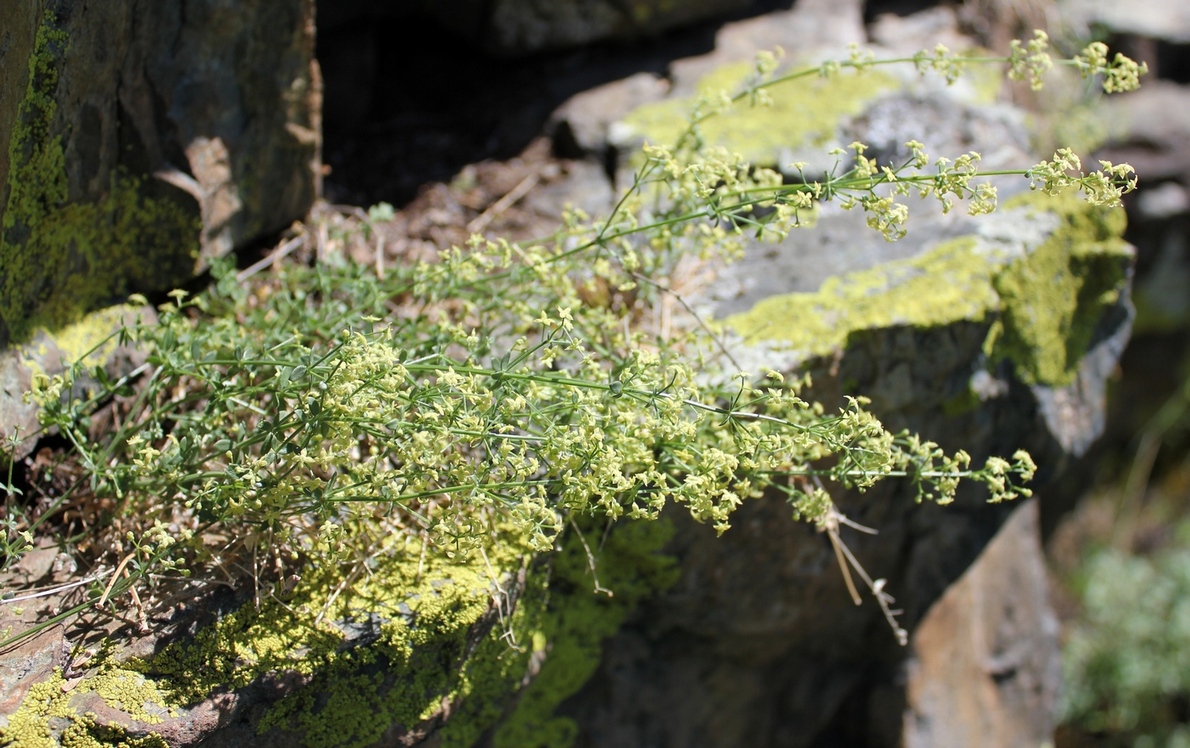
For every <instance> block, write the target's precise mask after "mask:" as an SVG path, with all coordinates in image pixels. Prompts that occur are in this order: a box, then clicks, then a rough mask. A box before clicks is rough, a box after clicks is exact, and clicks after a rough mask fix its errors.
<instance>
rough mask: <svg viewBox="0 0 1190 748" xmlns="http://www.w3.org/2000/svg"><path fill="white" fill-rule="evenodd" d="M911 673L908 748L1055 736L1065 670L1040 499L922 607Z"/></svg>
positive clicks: (1018, 512) (975, 746) (1042, 740)
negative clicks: (1050, 591)
mask: <svg viewBox="0 0 1190 748" xmlns="http://www.w3.org/2000/svg"><path fill="white" fill-rule="evenodd" d="M905 672H906V674H907V676H908V678H907V685H906V702H907V703H906V713H905V716H904V733H903V735H904V738H903V740H904V743H903V745H904V746H905V748H928V747H932V746H956V745H962V746H971V748H981V747H982V746H987V748H994V747H995V746H1005V745H1044V744H1046V743H1048V742H1049V741H1051V740H1052V738H1053V732H1054V726H1055V725H1054V715H1055V714H1056V712H1057V707H1058V690H1059V687H1060V685H1061V674H1062V673H1061V661H1060V658H1059V657H1058V621H1057V618H1056V617H1055V616H1054V614H1053V612H1052V611H1051V610H1050V607H1049V599H1048V594H1047V579H1046V563H1045V557H1044V554H1043V553H1042V549H1041V536H1040V528H1039V526H1038V511H1037V500H1036V499H1030V500H1029V501H1027V502H1025V503H1024V504H1022V505H1021V506H1018V507H1017V508H1016V509H1015V511H1013V513H1012V514H1011V515H1010V516H1009V518H1008V520H1007V521H1006V522H1005V523H1004V525H1003V526H1002V527H1001V528H1000V531H999V532H998V533H996V536H995V537H994V538H992V541H991V542H990V543H988V545H987V547H986V548H984V550H983V552H982V553H981V554H980V555H979V558H977V559H976V560H975V563H973V564H972V565H971V568H969V569H968V570H967V571H966V572H965V573H964V574H963V576H962V577H960V578H959V580H958V581H957V582H955V583H954V584H953V585H952V586H951V587H950V589H948V590H947V591H946V592H945V594H943V595H942V597H941V598H940V599H939V600H938V602H936V603H934V605H933V606H932V607H931V608H930V610H929V612H928V613H926V616H925V618H923V619H922V621H921V623H920V624H919V625H918V627H917V630H916V632H914V635H913V638H912V640H911V642H910V655H909V659H908V661H907V663H906V667H905Z"/></svg>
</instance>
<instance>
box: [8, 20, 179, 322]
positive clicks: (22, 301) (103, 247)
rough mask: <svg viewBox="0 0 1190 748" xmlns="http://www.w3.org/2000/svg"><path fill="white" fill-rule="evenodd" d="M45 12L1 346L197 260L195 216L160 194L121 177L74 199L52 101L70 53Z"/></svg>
mask: <svg viewBox="0 0 1190 748" xmlns="http://www.w3.org/2000/svg"><path fill="white" fill-rule="evenodd" d="M68 41H69V40H68V39H67V35H66V32H65V31H63V30H62V29H61V28H59V27H58V22H57V19H56V18H55V16H54V14H53V13H52V12H50V11H47V12H46V15H45V18H44V20H43V22H42V25H41V27H40V28H39V29H38V32H37V37H36V40H35V44H34V49H33V53H32V54H31V56H30V60H29V82H28V85H27V89H26V92H25V98H24V99H23V100H22V101H21V104H20V105H19V107H18V110H17V121H16V123H15V126H14V128H13V133H12V139H11V142H10V143H8V149H9V173H8V184H7V189H8V200H7V203H6V204H5V205H4V214H3V222H2V224H0V267H2V268H3V271H4V272H3V274H2V280H0V322H3V327H0V343H2V342H4V340H5V339H11V340H17V341H20V340H25V339H27V338H28V337H29V335H30V334H31V332H32V330H33V329H34V328H35V327H37V326H39V325H45V326H48V327H58V326H61V325H63V324H67V323H69V322H72V321H74V320H76V319H78V318H79V317H80V316H81V315H82V314H83V313H84V312H86V311H88V310H90V309H93V308H95V307H97V306H99V305H101V304H103V303H105V302H109V301H111V300H113V299H116V298H119V297H121V296H124V295H126V294H127V292H128V291H129V290H130V289H133V288H138V289H146V290H150V289H158V288H162V287H165V286H167V285H169V284H171V283H175V282H177V281H179V280H180V279H182V278H185V277H186V276H187V275H188V274H189V273H190V272H192V270H193V266H194V258H195V257H196V256H197V252H198V236H199V222H198V218H197V211H196V210H194V209H193V208H192V207H189V206H185V205H184V204H183V203H181V202H179V201H177V200H175V199H174V196H173V195H172V194H170V193H168V192H167V190H169V189H170V188H166V187H164V186H162V185H157V184H153V185H150V184H146V183H145V182H144V181H143V180H142V179H141V178H140V177H138V176H135V175H132V174H130V173H128V172H127V171H126V170H125V169H123V168H122V167H120V168H117V169H116V170H115V171H114V172H113V174H112V177H111V181H110V184H109V186H108V189H107V191H106V192H105V194H104V195H103V196H102V197H101V198H99V199H98V200H96V201H94V202H83V201H80V200H79V199H78V196H72V195H71V194H70V189H69V185H68V182H67V176H66V167H65V160H66V157H65V152H64V146H63V142H62V135H61V134H57V135H55V134H54V133H55V131H56V129H58V130H60V128H56V127H55V122H54V120H55V116H56V114H57V108H58V104H57V101H56V99H55V95H56V92H57V88H58V80H59V76H60V74H61V67H62V65H63V59H64V56H65V53H66V50H67V47H68Z"/></svg>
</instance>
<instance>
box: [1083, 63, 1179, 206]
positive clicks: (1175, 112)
mask: <svg viewBox="0 0 1190 748" xmlns="http://www.w3.org/2000/svg"><path fill="white" fill-rule="evenodd" d="M1101 107H1102V116H1103V118H1104V121H1105V123H1106V125H1107V129H1108V132H1109V137H1108V141H1107V143H1106V144H1104V146H1103V148H1101V149H1100V151H1099V153H1098V154H1096V155H1098V156H1099V157H1100V158H1105V159H1108V160H1111V161H1113V163H1129V164H1132V166H1133V168H1135V169H1136V171H1137V173H1138V174H1143V175H1144V178H1145V180H1146V181H1148V182H1150V183H1155V182H1159V181H1161V180H1165V179H1176V180H1178V181H1180V182H1181V183H1182V184H1187V183H1190V90H1188V89H1187V88H1186V87H1185V86H1179V85H1177V84H1176V83H1172V82H1170V81H1163V80H1156V81H1147V80H1146V81H1145V83H1144V86H1143V87H1142V88H1141V89H1140V90H1138V91H1134V92H1132V93H1129V94H1126V95H1123V96H1119V97H1112V98H1110V99H1108V100H1106V101H1105V102H1103V104H1102V105H1101Z"/></svg>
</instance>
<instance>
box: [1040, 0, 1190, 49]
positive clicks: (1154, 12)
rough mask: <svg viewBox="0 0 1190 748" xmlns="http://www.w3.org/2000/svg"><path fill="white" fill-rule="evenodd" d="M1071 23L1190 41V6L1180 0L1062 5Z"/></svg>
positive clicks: (1092, 0)
mask: <svg viewBox="0 0 1190 748" xmlns="http://www.w3.org/2000/svg"><path fill="white" fill-rule="evenodd" d="M1062 10H1063V14H1064V17H1065V18H1066V19H1067V21H1068V22H1074V23H1081V24H1083V25H1084V26H1085V27H1095V26H1099V27H1102V28H1103V30H1105V31H1107V32H1109V33H1115V34H1134V35H1136V36H1143V37H1147V38H1150V39H1160V40H1162V41H1167V42H1173V43H1175V44H1186V43H1190V5H1187V4H1186V3H1184V2H1181V0H1134V2H1129V3H1120V2H1116V1H1115V0H1075V1H1074V2H1066V3H1064V4H1063V6H1062Z"/></svg>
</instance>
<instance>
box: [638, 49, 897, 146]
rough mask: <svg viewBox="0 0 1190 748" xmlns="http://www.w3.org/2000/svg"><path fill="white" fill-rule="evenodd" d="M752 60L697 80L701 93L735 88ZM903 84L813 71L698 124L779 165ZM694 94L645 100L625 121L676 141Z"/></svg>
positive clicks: (661, 139) (713, 138) (722, 142)
mask: <svg viewBox="0 0 1190 748" xmlns="http://www.w3.org/2000/svg"><path fill="white" fill-rule="evenodd" d="M753 69H754V68H753V65H752V63H749V62H741V63H736V64H733V65H726V66H724V67H722V68H719V69H718V70H715V71H713V72H711V73H710V74H708V75H707V76H705V77H704V78H703V79H702V80H700V81H699V84H698V89H699V91H700V93H703V94H710V93H713V92H716V91H729V92H731V91H734V90H735V89H737V88H738V87H739V86H740V84H741V83H743V81H744V79H745V78H746V77H747V76H748V74H749V73H750V72H751V71H752V70H753ZM897 86H899V83H898V81H897V80H896V79H895V78H893V77H891V76H889V75H886V74H884V73H880V72H878V71H869V72H866V73H864V74H862V75H856V74H852V73H845V72H843V73H838V74H836V75H833V76H831V77H830V78H821V77H818V76H810V77H806V78H800V79H797V80H792V81H788V82H785V83H781V84H779V85H776V86H773V87H772V88H770V89H768V93H769V95H770V96H771V97H772V101H773V103H772V106H766V107H751V106H748V105H747V103H746V102H740V103H738V104H736V106H735V107H734V108H733V109H732V110H731V111H730V112H725V113H723V114H721V115H719V116H717V117H712V118H711V119H709V120H707V121H705V122H703V123H702V125H700V129H701V131H702V134H703V137H704V138H705V139H706V142H707V144H708V145H713V146H723V147H726V148H727V149H728V150H730V151H732V152H734V153H739V154H741V155H743V156H744V158H746V159H748V160H749V161H751V162H753V163H760V164H769V165H772V164H777V165H779V166H784V164H780V163H778V162H779V161H781V160H782V159H784V158H787V157H786V156H784V155H783V151H788V150H789V149H795V148H801V147H806V146H809V147H816V148H820V147H822V146H823V145H826V144H827V143H829V142H830V141H831V140H832V139H833V138H834V137H835V132H836V130H837V129H838V127H839V122H840V120H842V119H843V118H844V117H848V116H852V115H856V114H859V113H860V112H862V111H863V109H864V107H865V106H866V105H867V103H868V102H870V101H871V100H872V99H874V98H875V97H877V96H878V95H880V94H881V93H884V92H885V91H890V90H893V89H895V88H896V87H897ZM694 103H695V100H694V98H675V99H667V100H665V101H660V102H657V103H654V104H646V105H644V106H641V107H639V108H637V109H636V110H634V111H633V112H631V113H630V114H629V115H628V116H627V117H625V118H624V124H626V125H628V126H630V127H631V128H632V129H633V130H634V131H635V132H636V133H637V134H639V135H640V136H642V137H644V138H645V139H646V140H648V141H649V142H651V143H656V144H666V145H668V144H671V143H674V142H676V141H677V139H678V138H679V137H680V136H681V134H682V133H683V132H684V131H685V129H686V126H687V124H688V121H689V120H688V115H689V113H690V110H691V108H692V107H693V106H694Z"/></svg>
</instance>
